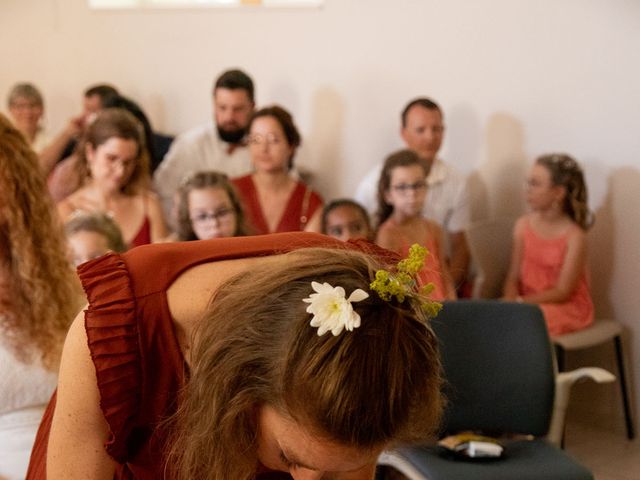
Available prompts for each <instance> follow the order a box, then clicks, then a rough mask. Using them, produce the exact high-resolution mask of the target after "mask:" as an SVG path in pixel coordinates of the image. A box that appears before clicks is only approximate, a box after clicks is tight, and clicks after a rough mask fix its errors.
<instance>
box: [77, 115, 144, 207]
mask: <svg viewBox="0 0 640 480" xmlns="http://www.w3.org/2000/svg"><path fill="white" fill-rule="evenodd" d="M113 137H117V138H122V139H124V140H133V141H134V142H136V143H137V144H138V156H137V158H136V165H135V168H134V170H133V172H132V173H131V176H130V177H129V180H128V181H127V183H126V185H123V186H122V189H121V190H122V193H124V194H127V195H134V194H137V193H139V192H140V189H141V188H149V187H150V185H151V179H150V177H149V153H148V150H147V148H146V143H145V136H144V128H143V126H142V124H141V123H140V122H139V121H138V120H137V119H136V117H134V116H133V115H132V114H131V113H129V112H128V111H126V110H124V109H122V108H106V109H104V110H102V111H101V112H100V113H98V115H97V116H96V118H95V120H93V122H91V123H90V124H89V126H88V127H87V129H86V130H85V132H84V135H83V136H82V140H81V141H80V143H79V144H78V147H77V149H76V154H77V155H78V166H77V168H78V176H79V178H81V179H83V182H86V181H87V180H88V179H89V178H90V177H91V174H90V172H89V165H88V163H87V154H86V149H87V145H91V146H92V147H93V148H98V147H99V146H100V145H102V144H103V143H105V142H106V141H108V140H109V139H110V138H113Z"/></svg>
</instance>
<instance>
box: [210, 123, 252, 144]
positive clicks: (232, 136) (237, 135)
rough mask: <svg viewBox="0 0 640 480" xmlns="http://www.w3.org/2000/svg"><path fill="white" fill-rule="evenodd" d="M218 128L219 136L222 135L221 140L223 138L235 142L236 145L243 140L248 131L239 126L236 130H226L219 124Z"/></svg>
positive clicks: (225, 140) (224, 140)
mask: <svg viewBox="0 0 640 480" xmlns="http://www.w3.org/2000/svg"><path fill="white" fill-rule="evenodd" d="M217 129H218V137H220V140H222V141H223V142H227V143H231V144H234V145H237V144H239V143H240V142H242V139H243V138H244V136H245V135H246V133H247V129H246V128H239V129H236V130H226V129H224V128H223V127H221V126H220V125H217Z"/></svg>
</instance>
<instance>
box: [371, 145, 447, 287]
mask: <svg viewBox="0 0 640 480" xmlns="http://www.w3.org/2000/svg"><path fill="white" fill-rule="evenodd" d="M426 176H427V172H426V171H425V167H424V163H423V162H421V161H420V158H419V157H418V155H417V154H416V153H415V152H414V151H412V150H400V151H398V152H395V153H393V154H391V155H390V156H389V157H387V159H386V161H385V163H384V167H383V169H382V173H381V174H380V180H379V182H378V212H377V215H378V222H377V224H378V229H377V232H376V243H377V244H378V245H380V246H382V247H384V248H387V249H389V250H392V251H394V252H398V253H400V254H406V253H407V252H408V251H409V247H410V246H411V245H413V244H414V243H418V244H420V245H424V246H425V247H427V249H428V250H429V252H430V255H429V256H427V258H426V260H425V265H424V268H423V269H422V271H421V273H420V275H421V278H422V281H423V282H424V284H427V283H433V286H434V290H433V298H435V299H439V300H442V299H449V300H453V299H455V298H456V291H455V288H454V287H453V282H452V281H451V275H450V274H449V270H448V268H447V265H446V263H445V262H444V261H443V257H442V251H443V249H442V245H443V240H442V239H443V231H442V228H441V227H440V225H438V224H437V223H435V222H433V221H431V220H427V219H426V218H424V217H423V216H422V208H423V205H424V199H425V196H426V193H427V182H426Z"/></svg>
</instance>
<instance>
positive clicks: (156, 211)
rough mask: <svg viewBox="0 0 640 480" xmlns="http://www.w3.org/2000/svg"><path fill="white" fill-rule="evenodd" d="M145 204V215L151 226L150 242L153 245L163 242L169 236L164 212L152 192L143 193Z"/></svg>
mask: <svg viewBox="0 0 640 480" xmlns="http://www.w3.org/2000/svg"><path fill="white" fill-rule="evenodd" d="M145 195H146V199H145V201H146V202H147V215H148V216H149V222H150V224H151V241H152V242H153V243H156V242H162V241H165V240H166V238H167V236H168V235H169V229H168V228H167V222H166V221H165V218H164V211H163V210H162V205H161V204H160V199H159V197H158V196H157V195H156V194H155V193H153V192H147V193H145Z"/></svg>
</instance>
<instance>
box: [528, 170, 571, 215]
mask: <svg viewBox="0 0 640 480" xmlns="http://www.w3.org/2000/svg"><path fill="white" fill-rule="evenodd" d="M526 198H527V203H528V204H529V207H530V208H531V209H532V210H547V209H549V208H551V207H552V206H553V205H554V203H555V204H556V205H561V202H562V200H563V199H564V187H562V186H559V185H554V184H553V182H552V181H551V172H549V169H548V168H547V167H545V166H544V165H540V164H538V163H536V164H534V165H533V167H531V171H530V172H529V176H528V177H527V190H526Z"/></svg>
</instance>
